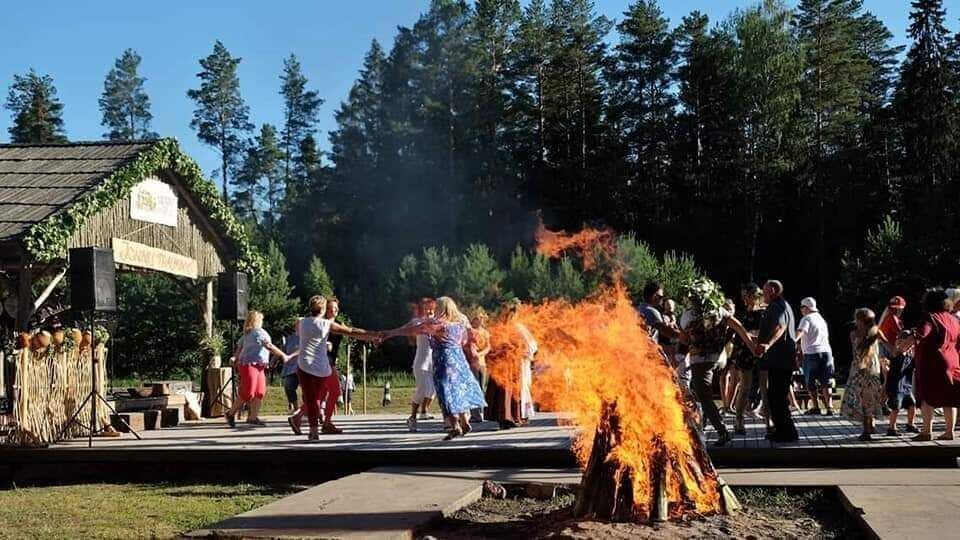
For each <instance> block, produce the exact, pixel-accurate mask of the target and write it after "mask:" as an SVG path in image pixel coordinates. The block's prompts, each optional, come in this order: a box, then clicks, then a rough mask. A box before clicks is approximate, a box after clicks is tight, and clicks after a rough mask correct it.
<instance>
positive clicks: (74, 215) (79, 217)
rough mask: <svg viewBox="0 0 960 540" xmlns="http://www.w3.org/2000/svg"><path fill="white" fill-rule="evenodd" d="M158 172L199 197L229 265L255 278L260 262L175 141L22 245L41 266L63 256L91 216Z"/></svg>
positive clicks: (33, 231) (36, 229)
mask: <svg viewBox="0 0 960 540" xmlns="http://www.w3.org/2000/svg"><path fill="white" fill-rule="evenodd" d="M159 171H170V172H173V173H175V174H177V175H178V176H179V177H180V179H181V180H182V181H183V183H184V186H185V187H186V188H187V189H188V190H190V193H191V194H192V195H193V196H194V197H195V198H196V199H197V202H198V203H199V204H200V206H201V208H203V209H204V210H205V211H206V213H207V217H209V218H210V219H211V221H213V223H214V224H216V225H217V227H219V228H220V230H221V231H222V232H223V234H224V235H225V236H226V237H227V238H228V239H229V240H230V241H231V242H232V243H233V247H234V249H236V254H237V258H236V260H234V261H233V262H232V264H231V266H232V267H233V268H234V269H236V270H238V271H241V272H246V273H248V274H250V275H256V274H258V273H259V272H261V271H262V270H263V260H262V257H261V255H260V254H259V253H258V251H257V249H256V248H254V246H253V244H251V243H250V240H249V238H248V236H247V233H246V230H245V229H244V226H243V224H242V223H241V222H240V221H239V220H237V218H236V217H235V216H234V215H233V212H231V211H230V208H229V207H227V205H226V204H224V202H223V200H222V199H220V197H219V195H218V194H217V188H216V187H215V186H214V185H213V184H212V183H211V182H209V181H208V180H207V179H205V178H204V177H203V173H202V171H201V170H200V167H199V166H198V165H197V164H196V162H195V161H193V160H192V159H190V158H189V157H187V156H186V155H185V154H183V153H182V152H181V151H180V146H179V145H178V144H177V142H176V141H175V140H173V139H162V140H160V141H157V142H156V143H154V144H152V145H151V146H150V147H149V148H147V149H146V150H144V151H142V152H141V153H140V154H139V155H138V156H137V157H136V158H134V160H133V161H131V162H130V163H128V164H127V165H124V166H123V167H121V168H120V169H117V170H116V171H115V172H114V173H113V174H111V175H110V176H108V177H107V178H106V179H104V180H103V181H102V182H101V183H100V185H99V186H98V187H97V188H96V189H94V190H91V191H88V192H86V193H85V194H84V195H82V196H81V197H80V198H79V199H77V200H76V201H75V202H73V203H71V204H70V205H69V206H67V207H66V208H64V209H63V210H61V211H59V212H58V213H56V214H54V215H53V216H51V217H49V218H47V219H46V220H44V221H41V222H40V223H37V224H36V225H34V226H32V227H30V230H29V231H27V234H26V235H25V236H24V239H23V245H24V247H25V248H26V250H27V252H28V253H30V255H31V256H32V257H33V258H34V259H36V260H37V261H40V262H49V261H52V260H54V259H57V258H62V257H64V256H65V255H66V246H67V241H68V240H69V239H70V237H71V236H72V235H73V234H74V233H76V232H77V230H79V229H80V226H81V225H83V223H84V222H86V220H88V219H90V218H91V217H92V216H93V215H94V214H96V213H98V212H100V211H102V210H104V209H106V208H110V207H111V206H113V205H115V204H116V203H117V202H119V201H120V200H121V199H123V198H124V197H126V196H128V195H129V194H130V190H131V189H132V188H133V186H134V185H136V184H137V183H139V182H140V181H141V180H143V179H144V178H146V177H148V176H151V175H154V174H156V173H158V172H159Z"/></svg>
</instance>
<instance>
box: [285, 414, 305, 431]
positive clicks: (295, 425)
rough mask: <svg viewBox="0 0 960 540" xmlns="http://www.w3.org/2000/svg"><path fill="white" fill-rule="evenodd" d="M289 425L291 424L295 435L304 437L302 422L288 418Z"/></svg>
mask: <svg viewBox="0 0 960 540" xmlns="http://www.w3.org/2000/svg"><path fill="white" fill-rule="evenodd" d="M287 423H288V424H290V429H292V430H293V434H294V435H303V430H301V429H300V422H297V421H295V420H294V419H293V417H292V416H288V417H287Z"/></svg>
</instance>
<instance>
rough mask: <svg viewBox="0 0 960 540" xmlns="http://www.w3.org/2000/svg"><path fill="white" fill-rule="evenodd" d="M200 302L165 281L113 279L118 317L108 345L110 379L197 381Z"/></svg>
mask: <svg viewBox="0 0 960 540" xmlns="http://www.w3.org/2000/svg"><path fill="white" fill-rule="evenodd" d="M199 296H200V291H199V289H197V287H196V286H195V285H193V284H190V283H189V282H186V281H179V280H177V279H176V278H173V277H170V276H167V275H163V274H156V273H143V274H140V273H130V272H121V273H118V274H117V300H118V303H119V309H120V313H122V314H123V316H122V317H120V322H119V326H118V327H117V332H116V336H114V339H113V340H111V350H112V353H113V355H112V357H111V359H110V363H109V365H110V368H111V370H112V373H113V374H114V375H116V376H120V377H129V376H139V377H143V378H148V379H153V378H168V377H174V376H185V377H188V378H191V379H192V378H194V377H195V376H197V375H199V373H200V369H201V368H202V367H203V362H202V361H201V358H200V355H199V354H198V344H199V343H200V340H201V336H200V325H199V316H200V311H199V309H198V307H197V301H196V299H197V298H198V297H199Z"/></svg>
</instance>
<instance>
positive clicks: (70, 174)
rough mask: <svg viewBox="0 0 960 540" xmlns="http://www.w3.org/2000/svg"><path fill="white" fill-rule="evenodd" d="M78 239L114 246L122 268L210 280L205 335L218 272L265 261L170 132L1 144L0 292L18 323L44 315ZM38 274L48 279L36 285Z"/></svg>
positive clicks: (24, 325) (25, 325)
mask: <svg viewBox="0 0 960 540" xmlns="http://www.w3.org/2000/svg"><path fill="white" fill-rule="evenodd" d="M75 247H99V248H107V249H113V250H114V259H115V262H116V264H117V267H118V268H119V269H133V270H136V269H146V270H152V271H159V272H166V273H169V274H172V275H177V276H181V277H185V278H189V279H192V280H199V281H200V282H202V283H205V285H206V286H205V287H201V290H202V291H205V293H204V296H205V298H203V299H202V300H203V301H202V302H200V305H201V306H202V307H201V309H200V313H199V314H198V315H199V317H200V318H201V319H202V323H203V325H204V326H205V328H206V331H207V333H208V335H209V333H210V332H211V330H212V325H213V285H212V280H213V278H214V277H215V276H216V275H217V274H218V273H219V272H222V271H224V270H225V269H236V270H240V271H246V272H248V273H250V272H256V271H258V270H259V268H260V265H262V262H261V261H262V259H261V258H260V256H259V255H258V254H257V252H256V250H255V249H254V248H253V247H252V246H251V245H250V242H249V241H248V239H247V237H246V234H245V231H244V228H243V226H242V225H241V224H240V223H239V222H238V221H237V219H236V218H235V217H234V216H233V214H232V213H231V211H230V209H229V208H228V206H227V205H226V204H224V202H223V200H222V199H221V198H220V196H219V193H218V191H217V189H216V187H215V186H214V185H213V184H212V183H211V182H209V181H208V180H206V179H205V178H203V175H202V172H201V170H200V168H199V166H197V164H196V163H195V162H194V161H193V160H192V159H190V158H189V157H187V156H185V155H184V154H183V153H182V152H181V151H180V148H179V146H178V145H177V143H176V141H175V140H173V139H161V140H155V141H134V142H78V143H69V144H36V145H33V144H31V145H19V144H12V145H0V290H3V291H5V292H3V293H0V299H3V306H2V307H3V310H2V311H5V312H6V313H8V314H9V315H8V316H7V317H8V320H9V317H10V316H12V317H13V320H14V321H15V322H14V324H15V327H16V328H17V329H19V330H26V329H29V328H31V327H32V326H36V325H37V324H39V323H40V322H41V321H40V320H39V318H40V316H38V315H37V314H38V311H39V310H40V309H41V308H42V307H43V305H44V303H45V302H46V301H47V300H48V298H49V297H50V294H51V292H52V291H54V289H55V288H56V286H57V284H58V283H59V282H60V281H61V280H62V278H63V277H64V275H66V272H67V268H68V265H69V261H68V260H67V254H68V250H69V249H70V248H75ZM41 280H42V281H41ZM37 283H42V284H44V285H45V288H44V289H43V290H42V291H40V292H39V294H36V293H35V292H34V285H35V284H37Z"/></svg>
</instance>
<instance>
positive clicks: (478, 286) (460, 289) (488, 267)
mask: <svg viewBox="0 0 960 540" xmlns="http://www.w3.org/2000/svg"><path fill="white" fill-rule="evenodd" d="M505 277H506V275H505V273H504V271H503V270H502V269H501V268H500V265H499V264H498V263H497V260H496V259H494V258H493V253H491V252H490V248H489V247H487V246H486V245H484V244H471V245H470V246H468V247H467V249H466V250H465V251H464V252H463V255H461V256H460V257H458V261H457V264H456V277H455V279H456V289H455V290H454V295H455V296H456V298H457V300H458V301H459V302H461V303H462V304H463V305H464V306H483V307H485V308H492V307H494V306H496V305H497V304H498V303H499V302H500V301H501V299H502V284H503V280H504V278H505Z"/></svg>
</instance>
